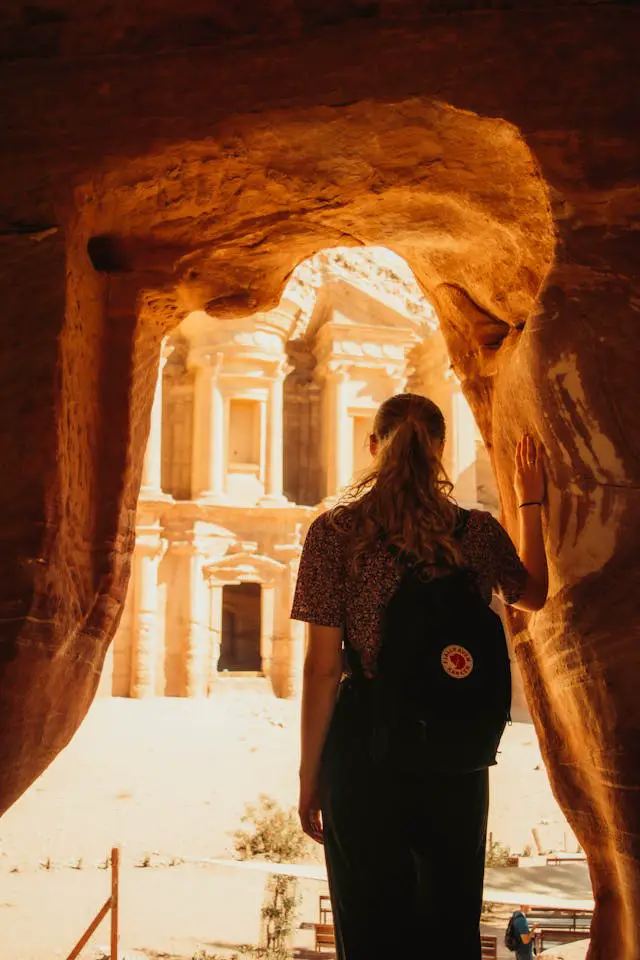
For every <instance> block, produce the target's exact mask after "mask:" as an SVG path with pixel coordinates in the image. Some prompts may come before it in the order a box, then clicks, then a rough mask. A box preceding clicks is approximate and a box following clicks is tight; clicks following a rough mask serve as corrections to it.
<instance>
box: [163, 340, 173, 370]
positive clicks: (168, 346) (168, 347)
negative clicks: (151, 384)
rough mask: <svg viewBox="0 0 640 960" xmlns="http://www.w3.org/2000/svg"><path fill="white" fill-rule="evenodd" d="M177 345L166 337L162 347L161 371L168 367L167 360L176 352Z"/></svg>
mask: <svg viewBox="0 0 640 960" xmlns="http://www.w3.org/2000/svg"><path fill="white" fill-rule="evenodd" d="M175 348H176V345H175V343H171V342H170V341H169V337H165V338H164V340H163V341H162V343H161V345H160V370H163V369H164V368H165V366H166V363H167V360H168V359H169V357H170V356H171V354H172V353H173V351H174V350H175Z"/></svg>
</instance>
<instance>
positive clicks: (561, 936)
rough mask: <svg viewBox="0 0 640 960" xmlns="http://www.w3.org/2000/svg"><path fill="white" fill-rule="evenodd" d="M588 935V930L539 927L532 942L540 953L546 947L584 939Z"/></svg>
mask: <svg viewBox="0 0 640 960" xmlns="http://www.w3.org/2000/svg"><path fill="white" fill-rule="evenodd" d="M588 936H589V931H588V930H557V929H555V928H554V927H540V928H539V929H538V930H536V933H535V937H534V943H535V947H536V950H537V952H538V953H542V951H543V950H545V949H546V948H547V947H550V946H559V945H560V944H562V943H576V941H578V940H586V939H587V938H588Z"/></svg>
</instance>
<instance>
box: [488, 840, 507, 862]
mask: <svg viewBox="0 0 640 960" xmlns="http://www.w3.org/2000/svg"><path fill="white" fill-rule="evenodd" d="M510 856H511V850H510V848H509V847H505V846H504V845H503V844H502V843H498V841H497V840H491V841H490V842H489V844H488V846H487V852H486V854H485V860H484V862H485V864H486V866H487V867H506V866H508V863H509V857H510Z"/></svg>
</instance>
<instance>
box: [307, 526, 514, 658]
mask: <svg viewBox="0 0 640 960" xmlns="http://www.w3.org/2000/svg"><path fill="white" fill-rule="evenodd" d="M347 535H348V530H347V529H346V528H344V529H340V530H338V529H336V527H335V526H333V524H332V523H331V521H330V518H329V513H323V514H321V515H320V516H319V517H317V518H316V519H315V520H314V521H313V523H312V524H311V526H310V527H309V532H308V533H307V536H306V539H305V543H304V549H303V551H302V556H301V558H300V567H299V570H298V579H297V583H296V590H295V595H294V598H293V608H292V610H291V618H292V619H293V620H304V621H306V622H307V623H315V624H319V625H320V626H325V627H341V626H344V627H346V630H347V633H348V636H349V643H350V644H351V646H352V647H353V648H354V650H355V651H356V652H357V653H358V655H359V657H360V661H361V663H362V668H363V670H364V673H365V675H366V676H367V677H372V676H373V674H374V673H375V664H376V657H377V652H378V648H379V645H380V639H381V630H382V621H383V617H384V612H385V608H386V606H387V604H388V602H389V600H390V599H391V597H392V596H393V593H394V592H395V590H396V588H397V587H398V585H399V583H400V579H401V572H400V570H399V568H398V564H397V562H396V560H395V558H394V557H393V555H392V554H391V553H389V552H388V551H387V550H386V549H385V547H384V544H383V543H382V542H380V543H379V544H378V545H377V546H376V548H374V549H372V551H371V553H370V554H368V556H366V557H365V560H364V563H363V565H362V568H361V569H360V570H359V571H358V574H357V575H354V574H352V573H351V571H349V570H348V569H347V553H346V547H347ZM461 551H462V558H463V561H464V565H465V566H466V567H467V568H468V569H469V570H471V571H472V573H473V574H474V576H475V578H476V581H477V584H478V587H479V589H480V592H481V593H482V596H483V597H484V599H485V601H486V603H487V604H490V603H491V597H492V594H493V592H494V591H495V592H499V593H500V594H501V596H502V598H503V600H504V601H505V602H506V603H517V601H518V600H519V599H520V597H521V596H522V592H523V590H524V585H525V581H526V578H527V571H526V570H525V568H524V567H523V565H522V562H521V561H520V558H519V557H518V554H517V552H516V548H515V547H514V545H513V543H512V542H511V539H510V537H509V535H508V534H507V533H506V531H505V530H504V529H503V527H502V526H501V525H500V524H499V523H498V521H497V520H495V519H494V517H492V515H491V514H490V513H486V512H485V511H483V510H471V511H470V514H469V519H468V521H467V524H466V526H465V530H464V533H463V535H462V540H461Z"/></svg>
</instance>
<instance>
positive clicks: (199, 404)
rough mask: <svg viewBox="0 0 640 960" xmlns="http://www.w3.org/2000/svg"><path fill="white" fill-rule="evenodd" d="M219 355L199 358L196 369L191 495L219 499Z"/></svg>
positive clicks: (221, 451) (221, 461)
mask: <svg viewBox="0 0 640 960" xmlns="http://www.w3.org/2000/svg"><path fill="white" fill-rule="evenodd" d="M222 361H223V355H222V353H216V354H215V356H210V355H206V356H204V357H202V358H201V360H200V362H199V364H198V366H197V373H196V384H195V396H194V410H193V468H192V490H193V498H194V499H207V500H221V499H223V497H224V474H225V442H224V439H225V422H224V421H225V418H224V399H223V397H222V392H221V390H220V371H221V368H222Z"/></svg>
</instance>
